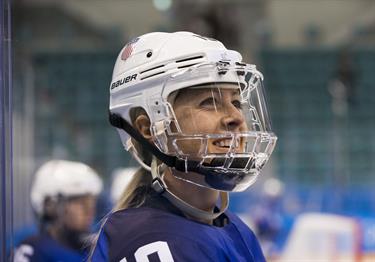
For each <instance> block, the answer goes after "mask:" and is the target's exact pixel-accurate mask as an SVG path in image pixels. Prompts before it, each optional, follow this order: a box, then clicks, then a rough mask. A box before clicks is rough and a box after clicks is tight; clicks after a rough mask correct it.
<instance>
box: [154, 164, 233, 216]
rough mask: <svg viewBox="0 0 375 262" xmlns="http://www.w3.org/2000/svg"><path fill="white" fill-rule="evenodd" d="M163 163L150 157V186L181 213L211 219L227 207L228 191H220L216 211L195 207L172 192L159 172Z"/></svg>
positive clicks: (163, 166)
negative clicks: (219, 200)
mask: <svg viewBox="0 0 375 262" xmlns="http://www.w3.org/2000/svg"><path fill="white" fill-rule="evenodd" d="M164 168H165V165H164V164H161V165H160V166H158V163H157V159H156V157H153V158H152V162H151V174H152V188H153V189H154V190H155V191H156V192H158V193H159V194H161V195H162V196H164V197H165V198H167V199H168V200H169V201H170V202H171V203H172V204H173V205H174V206H176V207H177V208H178V209H180V210H181V211H182V212H183V213H185V214H187V215H189V216H191V217H193V218H197V219H202V220H213V219H215V218H217V217H218V216H220V215H221V214H222V213H224V212H225V210H226V209H227V208H228V204H229V195H228V192H223V191H221V192H220V197H221V205H220V209H219V211H217V212H213V213H212V212H209V211H204V210H201V209H199V208H196V207H194V206H192V205H190V204H188V203H187V202H185V201H184V200H182V199H181V198H179V197H178V196H176V195H175V194H173V193H172V192H171V191H170V190H168V187H167V185H166V184H165V182H164V180H163V177H162V175H161V174H160V173H161V171H162V170H160V169H164Z"/></svg>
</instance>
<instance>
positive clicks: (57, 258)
mask: <svg viewBox="0 0 375 262" xmlns="http://www.w3.org/2000/svg"><path fill="white" fill-rule="evenodd" d="M86 259H87V252H82V253H80V252H78V251H75V250H73V249H70V248H67V247H64V246H62V245H61V244H60V243H58V242H56V240H54V239H53V238H51V237H50V236H49V235H47V234H42V235H36V236H32V237H29V238H28V239H26V240H25V241H23V242H22V243H21V244H20V245H19V246H18V247H17V249H16V250H15V252H14V262H34V261H35V262H81V261H85V260H86Z"/></svg>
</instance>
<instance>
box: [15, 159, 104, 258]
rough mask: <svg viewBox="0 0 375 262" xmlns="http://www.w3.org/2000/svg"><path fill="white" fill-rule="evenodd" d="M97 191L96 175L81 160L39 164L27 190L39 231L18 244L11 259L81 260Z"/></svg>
mask: <svg viewBox="0 0 375 262" xmlns="http://www.w3.org/2000/svg"><path fill="white" fill-rule="evenodd" d="M101 190H102V181H101V179H100V178H99V176H98V174H97V173H96V172H95V171H94V170H93V169H92V168H90V167H89V166H87V165H85V164H83V163H80V162H71V161H65V160H51V161H48V162H47V163H45V164H43V165H42V166H41V167H40V168H39V169H38V170H37V172H36V174H35V180H34V183H33V186H32V190H31V204H32V206H33V209H34V210H35V213H36V215H37V217H38V221H39V228H40V232H39V234H38V235H35V236H31V237H29V238H27V239H26V240H24V241H23V242H22V244H21V245H20V246H18V248H17V249H16V251H15V255H14V261H15V262H21V261H22V262H25V261H69V262H71V261H83V260H84V259H85V257H86V247H87V246H88V245H89V240H90V238H89V236H90V227H91V226H92V223H93V220H94V217H95V205H96V198H97V195H98V194H99V193H100V192H101Z"/></svg>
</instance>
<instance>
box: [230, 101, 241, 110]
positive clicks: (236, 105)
mask: <svg viewBox="0 0 375 262" xmlns="http://www.w3.org/2000/svg"><path fill="white" fill-rule="evenodd" d="M232 104H233V105H234V106H235V107H236V108H238V109H242V104H241V102H240V101H239V100H234V101H232Z"/></svg>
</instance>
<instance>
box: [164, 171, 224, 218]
mask: <svg viewBox="0 0 375 262" xmlns="http://www.w3.org/2000/svg"><path fill="white" fill-rule="evenodd" d="M187 175H189V174H187ZM164 181H165V183H166V184H167V186H168V189H169V190H170V191H171V192H172V193H173V194H175V195H176V196H178V197H179V198H181V199H182V200H183V201H185V202H186V203H188V204H189V205H192V206H193V207H195V208H198V209H200V210H204V211H207V212H213V210H214V208H215V205H216V203H217V200H218V198H219V192H218V191H216V190H213V189H209V188H204V187H201V186H197V185H194V184H192V183H189V182H186V181H184V180H182V179H178V178H176V177H174V176H173V174H172V172H171V170H170V169H167V170H166V172H165V173H164ZM186 215H187V217H189V218H191V219H193V220H196V221H199V222H204V223H208V224H212V221H206V220H201V219H196V218H192V217H191V216H189V215H188V214H186Z"/></svg>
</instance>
